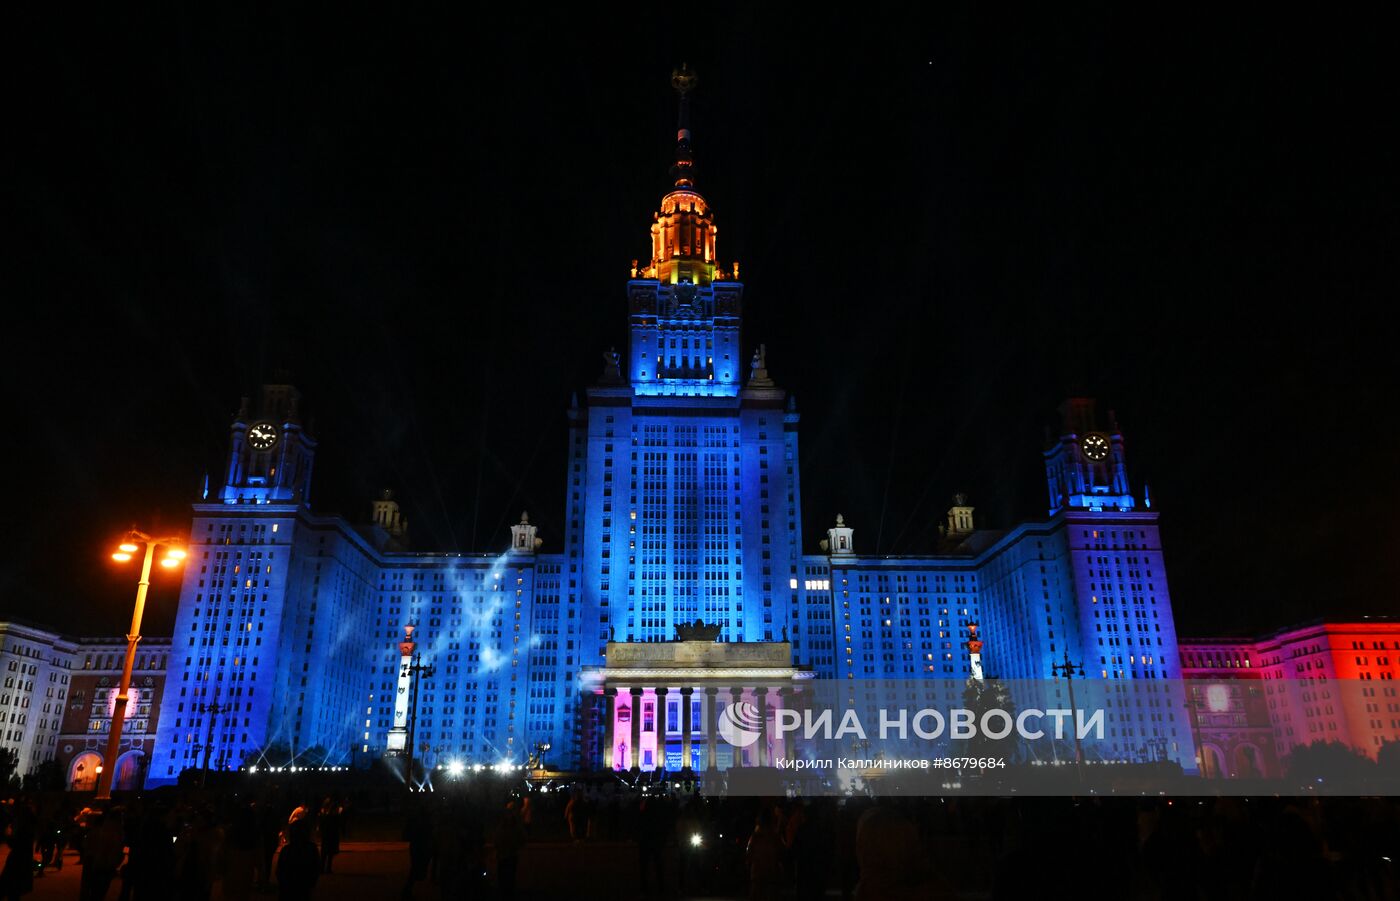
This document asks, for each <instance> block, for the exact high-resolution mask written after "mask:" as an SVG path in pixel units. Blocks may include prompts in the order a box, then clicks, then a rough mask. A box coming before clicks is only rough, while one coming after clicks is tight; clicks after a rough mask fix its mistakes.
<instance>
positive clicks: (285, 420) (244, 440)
mask: <svg viewBox="0 0 1400 901" xmlns="http://www.w3.org/2000/svg"><path fill="white" fill-rule="evenodd" d="M300 407H301V394H300V393H299V392H298V391H297V390H296V389H295V388H293V387H292V386H291V385H264V386H263V388H262V391H261V393H260V395H259V397H258V403H257V405H256V406H253V405H251V404H250V402H249V398H246V397H245V398H243V402H242V404H241V405H240V406H239V409H238V415H237V416H236V417H234V420H233V425H232V426H231V427H230V433H229V451H228V469H227V472H226V475H225V478H224V483H223V487H222V488H221V489H220V492H219V499H220V500H221V501H223V502H224V503H226V504H271V503H289V502H290V503H301V504H305V503H307V501H308V499H309V496H310V487H311V463H312V460H313V458H314V457H315V452H316V441H315V439H313V438H312V437H311V436H310V435H308V434H307V432H306V429H305V427H304V426H303V424H302V421H301V412H300Z"/></svg>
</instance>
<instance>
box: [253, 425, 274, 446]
mask: <svg viewBox="0 0 1400 901" xmlns="http://www.w3.org/2000/svg"><path fill="white" fill-rule="evenodd" d="M276 443H277V427H276V426H275V425H273V424H272V423H270V422H255V423H253V424H252V425H251V426H249V427H248V444H249V445H250V446H251V447H252V448H253V450H260V451H262V450H268V449H270V448H271V447H272V446H273V445H274V444H276Z"/></svg>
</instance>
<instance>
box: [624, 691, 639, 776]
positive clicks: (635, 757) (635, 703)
mask: <svg viewBox="0 0 1400 901" xmlns="http://www.w3.org/2000/svg"><path fill="white" fill-rule="evenodd" d="M628 691H630V692H631V693H632V741H631V742H629V743H628V745H627V768H628V769H629V770H630V769H633V768H639V767H641V765H642V748H641V744H642V690H641V688H639V687H637V686H635V685H634V686H632V687H631V688H629V689H628Z"/></svg>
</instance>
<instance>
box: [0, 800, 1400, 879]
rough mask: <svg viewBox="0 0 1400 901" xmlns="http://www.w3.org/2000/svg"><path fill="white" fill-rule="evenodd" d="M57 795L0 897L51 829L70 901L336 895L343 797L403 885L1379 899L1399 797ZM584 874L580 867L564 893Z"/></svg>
mask: <svg viewBox="0 0 1400 901" xmlns="http://www.w3.org/2000/svg"><path fill="white" fill-rule="evenodd" d="M72 798H73V796H71V795H66V794H58V793H55V794H50V795H29V796H18V797H14V798H10V799H7V800H5V801H4V803H3V805H0V827H2V828H3V832H4V837H5V843H6V845H7V846H8V848H9V854H8V857H7V859H6V861H5V864H4V868H3V872H0V901H11V899H18V898H21V897H23V896H24V895H26V894H28V893H29V892H31V891H32V890H33V888H34V887H35V884H36V881H37V880H41V879H45V878H49V877H51V876H52V875H54V873H55V871H58V870H61V868H62V867H63V866H64V856H65V850H66V851H68V852H69V855H70V858H71V857H72V856H73V855H74V854H76V858H77V863H78V864H79V865H80V866H81V868H82V872H81V882H80V897H81V898H82V899H84V901H88V899H93V901H97V899H104V898H107V897H110V896H111V895H112V894H116V895H117V897H119V898H120V899H122V901H128V899H135V901H147V899H180V901H184V899H207V898H210V897H211V895H212V894H213V890H214V886H215V883H216V882H219V883H221V886H220V891H219V896H220V897H222V898H227V899H240V898H241V899H247V898H251V897H253V896H254V895H255V894H265V893H274V892H275V893H276V895H277V896H278V897H279V898H284V899H308V898H312V897H333V896H334V893H333V892H332V891H329V890H326V889H325V887H324V883H323V881H322V877H323V876H324V875H325V874H328V873H333V872H334V871H335V860H336V857H337V855H338V854H339V853H340V850H341V844H342V838H343V837H344V835H345V832H346V829H347V826H348V824H349V823H350V822H351V821H352V819H358V818H361V817H363V818H364V820H365V821H372V823H373V824H374V828H373V830H372V831H374V833H375V834H376V835H379V836H385V835H391V837H392V838H394V839H401V840H402V841H403V842H404V843H405V844H406V846H407V861H406V871H405V872H404V875H403V882H402V883H400V884H396V885H395V888H394V891H396V892H398V893H400V894H401V896H402V897H403V898H413V897H417V898H443V899H468V898H487V897H499V898H502V899H512V898H514V897H516V894H517V883H518V882H519V876H520V873H521V871H522V861H527V860H528V861H535V862H539V863H545V864H549V863H550V862H551V861H553V862H555V864H554V865H555V866H556V868H557V867H567V866H568V864H567V863H564V861H568V860H575V861H577V860H581V859H583V858H578V857H573V858H569V857H567V856H566V855H568V854H570V853H574V854H586V855H595V856H597V857H598V858H599V859H606V860H608V861H611V862H613V863H614V864H615V865H616V869H615V870H614V871H612V872H613V873H614V876H613V880H612V884H610V885H608V886H606V887H605V888H606V891H605V892H604V893H605V894H607V896H608V897H618V896H621V897H626V896H627V895H628V894H629V893H632V894H635V895H636V896H638V897H658V898H661V897H667V898H670V897H687V896H689V895H692V894H704V895H717V896H721V897H725V896H728V897H747V898H750V899H757V901H777V899H794V901H808V899H816V898H824V897H828V893H834V892H839V893H840V895H841V897H843V898H859V899H861V901H877V899H900V901H903V899H915V898H920V899H922V898H955V897H963V896H968V895H973V896H978V897H992V898H1022V897H1026V896H1031V895H1040V894H1045V893H1046V892H1047V891H1050V890H1051V889H1053V888H1054V887H1055V886H1059V887H1060V888H1062V889H1064V891H1066V892H1068V893H1069V894H1072V895H1076V896H1080V897H1104V898H1118V897H1121V898H1176V897H1182V898H1206V899H1209V898H1270V899H1272V898H1277V897H1281V896H1282V897H1292V896H1296V895H1299V894H1300V893H1303V894H1306V895H1307V896H1309V897H1314V898H1332V897H1366V898H1391V897H1396V896H1397V894H1396V893H1397V889H1396V883H1395V880H1394V876H1393V866H1392V861H1393V860H1395V858H1396V856H1397V854H1400V805H1397V803H1396V802H1395V800H1394V799H1385V798H1365V799H1363V798H1328V799H1289V798H1282V799H1279V798H1272V799H1254V798H1249V799H1245V798H1218V799H1193V798H1181V799H1163V798H1153V799H1142V800H1135V799H1129V798H1077V799H1076V798H1019V799H1001V798H962V799H951V798H909V799H902V800H891V799H882V800H871V799H860V798H849V799H840V798H819V799H796V798H776V799H775V798H768V799H761V798H728V799H716V798H708V797H704V796H701V795H698V794H695V793H694V792H692V791H689V790H681V789H675V788H669V787H667V786H658V785H652V786H648V787H646V788H645V789H640V788H636V787H629V786H626V785H623V784H621V783H619V782H616V781H611V782H609V781H596V782H580V783H576V784H574V785H572V786H560V785H556V786H553V790H552V791H540V790H538V787H535V788H530V787H527V786H526V785H525V784H524V783H522V782H512V781H508V780H504V779H500V780H497V779H483V780H477V781H475V782H463V783H461V784H458V785H455V786H445V787H444V790H439V791H434V792H423V793H408V792H404V791H403V790H402V789H400V790H399V791H398V792H395V793H393V794H392V795H387V794H383V793H381V794H380V795H378V796H368V795H360V796H359V797H356V793H354V792H346V793H343V794H323V793H321V792H317V793H316V794H315V795H311V794H307V793H305V792H303V793H297V792H296V791H295V790H287V789H272V788H270V787H267V786H264V787H263V788H262V790H260V791H258V792H257V793H256V794H254V795H250V794H249V793H248V792H247V791H246V790H245V791H241V792H239V791H227V792H223V793H216V792H208V793H204V792H200V793H189V794H181V793H179V792H154V793H148V794H146V795H144V796H133V797H128V798H123V799H120V800H119V802H117V803H113V804H107V805H102V806H98V805H95V804H94V805H90V806H82V805H78V804H75V803H73V801H72V800H71V799H72ZM390 800H391V801H392V802H391V803H386V801H390ZM577 846H583V847H577ZM396 847H398V846H396ZM629 861H635V864H633V863H630V862H629ZM69 865H70V866H71V865H72V861H71V860H70V863H69ZM634 866H635V869H633V867H634ZM524 869H525V870H527V871H529V872H531V876H532V880H527V881H533V883H534V891H533V894H532V897H548V896H549V895H546V894H541V892H540V889H539V887H538V882H539V879H540V872H541V869H542V868H540V867H533V868H532V867H531V866H525V867H524ZM318 887H319V889H320V890H319V891H318ZM592 888H594V889H596V888H597V887H592ZM590 890H591V888H590V886H588V885H585V884H582V883H580V884H579V885H578V886H577V888H576V892H575V895H574V896H576V897H587V896H588V892H589V891H590Z"/></svg>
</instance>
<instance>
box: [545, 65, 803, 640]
mask: <svg viewBox="0 0 1400 901" xmlns="http://www.w3.org/2000/svg"><path fill="white" fill-rule="evenodd" d="M672 85H673V86H674V87H675V88H676V91H677V93H678V94H679V100H680V104H679V105H680V116H679V127H678V129H677V135H676V153H675V160H674V163H673V165H672V167H671V178H670V185H669V187H668V189H667V191H666V193H665V194H664V195H663V196H662V198H661V204H660V209H659V210H658V212H656V213H655V214H654V216H653V219H652V224H651V259H650V261H648V262H647V263H645V264H644V265H643V264H640V263H639V262H638V261H636V260H634V261H633V263H632V267H631V275H630V278H629V280H628V282H627V301H628V311H629V316H630V320H629V340H630V347H629V349H628V352H627V355H626V360H625V362H624V360H623V358H622V356H621V355H620V354H617V353H614V352H608V353H607V354H604V369H603V374H602V377H601V378H600V379H599V381H598V383H597V384H595V385H594V386H593V387H591V388H589V389H588V393H587V404H586V405H584V406H580V405H578V404H577V403H576V404H575V405H574V407H573V408H572V409H571V410H570V414H569V416H570V422H571V429H570V473H569V476H570V495H569V504H568V534H567V545H568V547H567V557H568V563H569V565H570V581H571V582H575V575H574V573H576V574H577V577H576V578H577V581H576V583H575V585H574V587H575V589H576V591H577V595H576V597H577V601H578V608H579V610H580V614H581V624H580V634H581V639H582V640H581V646H582V647H581V651H582V653H581V654H580V658H581V659H580V661H579V662H580V663H582V664H597V663H602V662H603V659H602V658H603V657H604V655H605V653H606V645H607V642H608V641H609V640H616V641H669V640H671V639H674V638H675V636H676V627H677V626H679V625H686V624H691V623H694V621H695V620H697V619H700V620H704V621H705V622H706V623H707V624H710V625H713V626H717V627H719V630H720V632H719V634H720V637H721V639H722V640H725V641H765V640H779V636H780V635H782V634H783V633H784V632H785V631H786V630H787V629H788V627H789V624H790V623H789V611H788V610H787V605H786V603H785V599H786V598H787V595H788V588H789V586H790V585H791V584H792V583H793V582H794V581H795V580H796V577H797V566H798V562H799V557H800V536H799V525H798V523H799V522H800V519H801V517H800V515H799V500H798V497H799V495H798V477H797V413H796V409H795V407H794V406H793V405H792V403H791V401H790V399H789V398H788V395H787V393H786V392H785V391H783V390H782V389H781V388H779V387H777V385H775V383H774V382H773V380H772V379H771V378H770V377H769V375H768V371H767V368H766V360H765V351H764V349H763V348H761V347H759V348H754V349H752V351H751V354H749V355H747V356H746V355H745V354H744V349H743V345H742V343H741V340H742V339H741V331H740V324H741V316H742V300H743V285H742V283H740V281H739V280H738V277H737V276H738V266H737V264H731V266H730V267H729V269H728V270H725V269H724V267H722V266H720V265H719V264H718V262H717V257H716V249H715V248H716V245H715V235H716V229H715V224H714V214H713V212H712V210H711V209H710V206H709V204H708V202H707V201H706V200H705V198H704V197H703V196H702V195H701V194H700V192H699V190H698V189H697V188H696V180H695V168H694V160H693V157H692V150H691V130H690V115H689V105H690V93H691V91H692V90H693V88H694V86H695V76H694V74H693V73H691V72H690V70H689V69H687V68H684V67H683V68H681V69H679V70H677V71H676V72H674V73H673V75H672ZM575 567H577V568H576V569H575Z"/></svg>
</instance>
